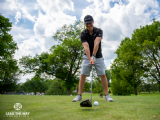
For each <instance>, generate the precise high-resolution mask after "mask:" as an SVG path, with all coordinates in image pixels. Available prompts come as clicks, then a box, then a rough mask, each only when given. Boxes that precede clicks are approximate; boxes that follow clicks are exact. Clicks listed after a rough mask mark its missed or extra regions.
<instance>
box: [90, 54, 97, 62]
mask: <svg viewBox="0 0 160 120" xmlns="http://www.w3.org/2000/svg"><path fill="white" fill-rule="evenodd" d="M91 59H93V60H94V62H95V61H96V55H95V54H93V55H92V57H91Z"/></svg>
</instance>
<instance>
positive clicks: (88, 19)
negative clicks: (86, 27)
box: [84, 15, 93, 24]
mask: <svg viewBox="0 0 160 120" xmlns="http://www.w3.org/2000/svg"><path fill="white" fill-rule="evenodd" d="M92 22H93V17H92V16H91V15H86V16H85V17H84V24H87V23H92Z"/></svg>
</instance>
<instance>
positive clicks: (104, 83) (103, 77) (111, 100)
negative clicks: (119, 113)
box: [100, 75, 113, 102]
mask: <svg viewBox="0 0 160 120" xmlns="http://www.w3.org/2000/svg"><path fill="white" fill-rule="evenodd" d="M100 77H101V83H102V85H103V89H104V91H105V100H106V101H108V102H113V99H112V98H111V96H110V95H108V81H107V77H106V75H100Z"/></svg>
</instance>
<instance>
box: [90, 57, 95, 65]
mask: <svg viewBox="0 0 160 120" xmlns="http://www.w3.org/2000/svg"><path fill="white" fill-rule="evenodd" d="M95 61H96V58H95V57H94V56H92V57H91V59H90V60H89V62H90V64H91V65H92V64H94V63H95Z"/></svg>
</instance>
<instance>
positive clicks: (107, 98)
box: [105, 95, 113, 102]
mask: <svg viewBox="0 0 160 120" xmlns="http://www.w3.org/2000/svg"><path fill="white" fill-rule="evenodd" d="M105 100H106V101H108V102H113V99H112V98H111V96H110V95H105Z"/></svg>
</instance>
